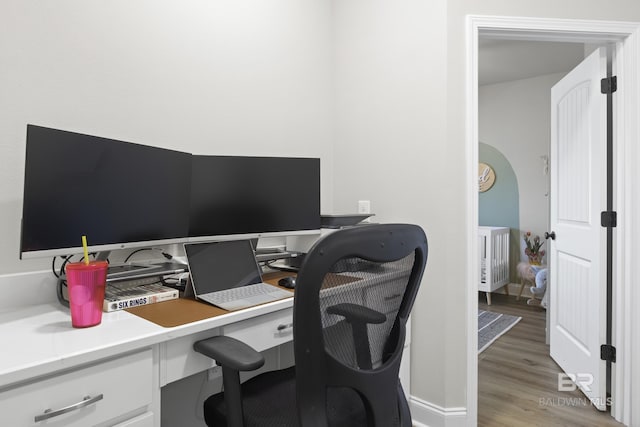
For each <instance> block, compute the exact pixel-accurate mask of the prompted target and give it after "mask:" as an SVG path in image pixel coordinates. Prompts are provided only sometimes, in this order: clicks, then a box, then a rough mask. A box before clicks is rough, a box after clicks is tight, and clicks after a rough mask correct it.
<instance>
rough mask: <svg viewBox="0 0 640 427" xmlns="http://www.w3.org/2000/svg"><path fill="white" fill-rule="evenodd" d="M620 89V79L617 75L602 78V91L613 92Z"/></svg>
mask: <svg viewBox="0 0 640 427" xmlns="http://www.w3.org/2000/svg"><path fill="white" fill-rule="evenodd" d="M616 90H618V79H617V78H616V76H612V77H607V78H604V79H602V80H600V92H602V93H613V92H615V91H616Z"/></svg>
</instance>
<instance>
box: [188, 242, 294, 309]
mask: <svg viewBox="0 0 640 427" xmlns="http://www.w3.org/2000/svg"><path fill="white" fill-rule="evenodd" d="M184 250H185V253H186V255H187V264H188V265H189V273H190V274H191V286H192V287H193V292H194V294H195V297H196V298H197V299H199V300H201V301H205V302H208V303H209V304H213V305H215V306H217V307H220V308H223V309H225V310H229V311H233V310H240V309H243V308H247V307H253V306H255V305H259V304H264V303H267V302H272V301H277V300H279V299H283V298H290V297H291V296H292V294H291V292H289V291H286V290H284V289H279V288H277V287H275V286H272V285H269V284H267V283H263V282H262V271H261V269H260V266H259V265H258V262H257V261H256V257H255V253H254V252H253V247H252V246H251V242H250V241H249V240H229V241H222V242H206V243H185V245H184Z"/></svg>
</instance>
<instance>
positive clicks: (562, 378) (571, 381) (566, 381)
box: [558, 372, 593, 391]
mask: <svg viewBox="0 0 640 427" xmlns="http://www.w3.org/2000/svg"><path fill="white" fill-rule="evenodd" d="M591 384H593V375H591V374H585V373H578V374H565V373H563V372H560V373H558V391H574V390H576V389H577V388H578V387H580V388H582V389H583V390H584V391H591Z"/></svg>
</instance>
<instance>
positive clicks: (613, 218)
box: [600, 211, 618, 228]
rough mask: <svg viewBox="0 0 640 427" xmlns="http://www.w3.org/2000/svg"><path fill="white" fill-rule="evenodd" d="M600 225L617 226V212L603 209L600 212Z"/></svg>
mask: <svg viewBox="0 0 640 427" xmlns="http://www.w3.org/2000/svg"><path fill="white" fill-rule="evenodd" d="M600 225H601V226H602V227H605V228H609V227H617V225H618V214H617V212H616V211H604V212H601V213H600Z"/></svg>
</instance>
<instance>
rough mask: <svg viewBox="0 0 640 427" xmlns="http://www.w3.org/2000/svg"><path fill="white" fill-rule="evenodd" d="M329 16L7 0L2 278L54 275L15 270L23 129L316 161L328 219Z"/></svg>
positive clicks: (190, 2)
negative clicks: (39, 127) (34, 127)
mask: <svg viewBox="0 0 640 427" xmlns="http://www.w3.org/2000/svg"><path fill="white" fill-rule="evenodd" d="M330 16H331V15H330V5H329V4H328V3H327V2H323V1H305V2H300V1H298V0H274V1H269V2H265V1H259V0H243V1H232V0H225V1H208V0H185V1H167V0H160V1H158V0H141V1H135V2H131V1H128V0H111V1H107V2H105V1H98V0H59V1H55V2H41V1H36V0H5V1H3V2H2V3H1V4H0V94H1V95H0V111H1V112H2V113H1V114H0V159H2V167H1V168H0V236H2V239H0V274H4V273H10V272H16V271H29V270H36V269H46V268H49V264H50V260H49V259H47V260H23V261H20V260H18V251H19V229H20V228H19V226H20V217H21V211H22V188H23V179H24V178H23V174H24V150H25V133H26V132H25V131H26V124H27V123H34V124H39V125H43V126H49V127H54V128H59V129H65V130H71V131H78V132H82V133H88V134H93V135H99V136H105V137H109V138H114V139H121V140H125V141H131V142H137V143H142V144H147V145H154V146H159V147H166V148H173V149H178V150H183V151H188V152H193V153H196V154H237V155H257V156H259V155H267V156H293V157H296V156H310V157H320V158H321V165H322V183H321V184H322V199H321V204H322V208H323V210H325V209H326V210H331V207H332V203H333V197H332V190H333V185H332V177H333V174H332V169H333V168H332V158H333V146H332V144H331V137H332V135H331V123H330V120H331V114H330V108H331V103H330V102H331V101H330V100H331V92H330V89H331V73H330V67H331V56H330V55H331V51H330V46H331V35H330ZM158 173H162V171H158ZM51 191H64V189H60V188H52V189H51ZM51 226H52V227H55V224H51Z"/></svg>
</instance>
